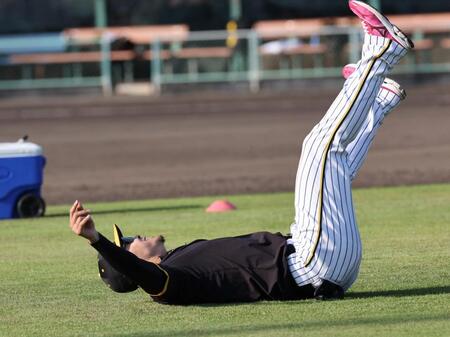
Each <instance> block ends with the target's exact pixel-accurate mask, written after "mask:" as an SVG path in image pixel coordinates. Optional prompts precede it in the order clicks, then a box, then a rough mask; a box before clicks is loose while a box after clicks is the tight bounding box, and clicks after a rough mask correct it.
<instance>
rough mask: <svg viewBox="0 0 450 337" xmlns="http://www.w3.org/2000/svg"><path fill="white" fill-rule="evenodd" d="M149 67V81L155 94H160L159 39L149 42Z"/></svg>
mask: <svg viewBox="0 0 450 337" xmlns="http://www.w3.org/2000/svg"><path fill="white" fill-rule="evenodd" d="M150 50H151V54H150V68H151V72H152V73H151V83H152V84H153V87H154V89H155V94H156V95H160V94H161V41H159V40H155V41H153V43H152V42H150Z"/></svg>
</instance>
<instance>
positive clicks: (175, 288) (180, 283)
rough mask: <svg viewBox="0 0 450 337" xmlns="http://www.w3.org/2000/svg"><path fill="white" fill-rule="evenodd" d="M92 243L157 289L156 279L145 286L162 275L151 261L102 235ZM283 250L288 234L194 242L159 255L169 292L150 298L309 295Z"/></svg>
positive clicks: (180, 300) (198, 299)
mask: <svg viewBox="0 0 450 337" xmlns="http://www.w3.org/2000/svg"><path fill="white" fill-rule="evenodd" d="M93 246H94V248H95V249H97V250H98V251H99V252H100V254H102V255H103V256H104V257H105V258H106V259H107V260H108V262H110V263H111V264H112V265H113V266H114V268H115V269H117V270H118V271H120V272H121V273H124V274H125V275H127V276H129V277H130V278H132V279H134V280H135V281H136V282H137V283H138V284H139V286H141V288H143V289H144V290H146V291H147V292H149V293H158V292H159V290H161V288H162V287H161V284H163V283H164V282H163V281H161V282H159V283H158V284H159V286H158V291H155V290H153V289H151V286H149V284H150V283H151V282H153V283H154V282H155V280H157V279H158V277H164V279H166V278H165V276H164V275H163V274H162V273H161V271H160V270H159V269H158V268H155V267H154V265H153V264H152V263H150V262H146V261H143V260H141V259H139V258H137V257H135V256H134V255H133V254H131V253H129V252H127V251H125V250H123V249H121V248H118V247H115V246H114V245H113V244H112V243H111V242H109V241H108V240H106V239H105V238H104V237H103V236H101V238H100V240H99V241H98V242H97V243H95V244H93ZM112 246H113V247H112ZM287 249H288V247H287V245H286V237H284V236H282V235H281V234H280V233H276V234H272V233H268V232H258V233H252V234H248V235H242V236H237V237H229V238H219V239H214V240H197V241H194V242H192V243H190V244H187V245H185V246H181V247H178V248H176V249H174V250H172V251H170V252H169V253H168V254H167V255H166V256H164V257H163V258H162V261H161V264H160V267H161V268H163V269H164V270H165V271H166V272H167V273H168V275H169V282H168V286H167V290H166V291H165V293H164V294H162V295H161V296H152V297H153V299H154V300H155V301H157V302H160V303H169V304H194V303H225V302H250V301H258V300H295V299H303V298H311V297H313V293H314V289H313V288H312V286H305V287H298V286H297V284H296V283H295V281H294V279H293V278H292V276H291V273H290V271H289V269H288V266H287V261H286V255H287V252H286V250H287ZM124 257H125V259H124ZM113 260H115V261H113ZM117 261H119V263H118V262H117ZM152 267H153V268H154V273H153V274H152V270H153V269H152ZM132 269H134V270H132ZM143 273H145V274H146V275H147V276H148V278H147V280H148V281H146V279H145V278H141V277H136V275H138V276H139V275H143ZM138 278H139V279H138ZM149 290H150V291H149Z"/></svg>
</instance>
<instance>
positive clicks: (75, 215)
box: [70, 200, 99, 243]
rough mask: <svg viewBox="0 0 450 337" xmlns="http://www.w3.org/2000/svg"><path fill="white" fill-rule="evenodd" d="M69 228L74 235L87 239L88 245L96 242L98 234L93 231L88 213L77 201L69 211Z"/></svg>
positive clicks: (93, 225)
mask: <svg viewBox="0 0 450 337" xmlns="http://www.w3.org/2000/svg"><path fill="white" fill-rule="evenodd" d="M70 228H71V229H72V231H73V232H74V233H75V234H77V235H80V236H82V237H84V238H86V239H88V240H89V241H90V243H95V242H97V241H98V238H99V237H98V232H97V230H96V229H95V224H94V220H93V219H92V216H91V214H90V211H89V210H87V209H84V208H83V205H81V203H80V202H79V201H78V200H77V201H75V203H74V204H73V205H72V208H71V209H70Z"/></svg>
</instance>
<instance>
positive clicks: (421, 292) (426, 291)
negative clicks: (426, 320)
mask: <svg viewBox="0 0 450 337" xmlns="http://www.w3.org/2000/svg"><path fill="white" fill-rule="evenodd" d="M435 294H450V286H443V287H430V288H413V289H398V290H382V291H361V292H358V291H356V292H350V293H348V294H345V298H371V297H407V296H425V295H435Z"/></svg>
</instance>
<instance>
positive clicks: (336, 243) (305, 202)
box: [70, 0, 413, 304]
mask: <svg viewBox="0 0 450 337" xmlns="http://www.w3.org/2000/svg"><path fill="white" fill-rule="evenodd" d="M349 6H350V9H351V10H352V11H353V12H354V13H355V14H356V15H357V16H358V17H360V19H361V21H362V26H363V28H364V32H365V35H364V44H363V50H362V55H361V60H360V61H359V62H358V63H357V64H355V65H347V66H346V67H345V68H344V72H343V74H344V76H345V77H346V78H347V80H346V82H345V84H344V87H343V88H342V90H341V92H340V93H339V95H338V96H337V98H336V99H335V101H334V102H333V104H332V105H331V107H330V108H329V109H328V111H327V113H326V114H325V116H324V117H323V118H322V120H321V121H320V122H319V123H318V124H317V125H316V126H315V127H314V128H313V130H312V131H311V132H310V133H309V135H308V136H307V137H306V138H305V140H304V142H303V147H302V155H301V158H300V162H299V167H298V173H297V179H296V185H295V222H294V223H293V224H292V225H291V233H292V235H291V236H289V237H287V236H283V235H281V234H279V233H278V234H271V233H266V232H260V233H253V234H249V235H243V236H239V237H233V238H220V239H215V240H197V241H194V242H192V243H190V244H188V245H185V246H182V247H178V248H176V249H174V250H171V251H167V250H166V248H165V247H164V238H163V237H162V236H154V237H150V238H146V237H140V236H136V237H134V238H124V237H123V236H122V234H121V233H120V230H119V229H118V227H115V243H116V244H115V245H114V244H113V243H112V242H110V241H108V240H107V239H106V238H105V237H103V236H102V235H101V234H99V233H98V232H97V231H96V230H95V225H94V221H93V220H92V217H91V215H90V214H89V212H88V211H87V210H84V209H83V206H82V205H81V204H80V203H79V202H75V204H74V205H73V207H72V209H71V210H70V225H71V228H72V230H73V231H74V232H75V233H76V234H78V235H81V236H83V237H85V238H86V239H88V240H89V241H90V242H91V244H92V246H93V247H94V248H95V249H97V251H98V252H99V254H100V256H99V268H100V275H101V276H102V278H103V280H104V281H105V282H106V283H107V284H108V285H109V286H110V287H111V288H112V289H113V290H115V291H119V292H127V291H132V290H135V289H136V288H137V287H141V288H142V289H143V290H144V291H146V292H147V293H149V294H150V295H151V296H152V297H153V299H154V300H155V301H158V302H161V303H176V304H192V303H207V302H209V303H220V302H238V301H239V302H243V301H258V300H293V299H303V298H313V297H315V298H318V299H329V298H340V297H342V296H343V294H344V292H345V291H346V290H347V289H348V288H350V286H351V285H352V284H353V283H354V282H355V280H356V278H357V276H358V272H359V265H360V262H361V256H362V249H361V238H360V236H359V231H358V226H357V224H356V219H355V212H354V209H353V202H352V195H351V183H352V180H353V179H354V178H355V176H356V174H357V173H358V171H359V169H360V167H361V165H362V163H363V161H364V159H365V158H366V156H367V152H368V150H369V147H370V145H371V144H372V141H373V139H374V137H375V134H376V132H377V130H378V128H379V127H380V126H381V124H382V122H383V120H384V118H385V116H387V115H388V114H389V113H390V112H391V111H392V109H394V108H395V107H396V106H397V105H398V104H399V103H400V101H401V100H402V99H404V98H405V97H406V95H405V91H404V90H403V89H402V88H401V87H400V86H399V85H398V84H397V83H396V82H394V81H393V80H391V79H387V78H386V75H387V74H388V73H389V71H390V70H392V68H393V66H394V65H395V64H396V63H398V62H399V61H400V59H401V58H402V57H403V56H404V55H405V54H406V53H407V51H408V50H409V49H411V48H413V44H412V42H411V41H410V40H409V39H408V38H407V37H406V36H405V35H404V34H403V33H402V32H401V31H400V30H399V29H398V28H397V27H396V26H394V25H393V24H391V23H390V22H389V20H388V19H387V18H386V17H384V16H383V15H382V14H381V13H379V12H377V11H376V10H375V9H374V8H372V7H370V6H369V5H367V4H365V3H363V2H361V1H356V0H351V1H350V2H349Z"/></svg>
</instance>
